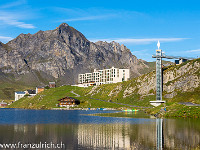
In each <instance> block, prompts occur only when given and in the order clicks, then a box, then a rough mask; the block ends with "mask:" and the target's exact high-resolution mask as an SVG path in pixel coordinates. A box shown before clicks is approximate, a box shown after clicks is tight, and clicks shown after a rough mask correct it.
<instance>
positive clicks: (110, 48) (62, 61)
mask: <svg viewBox="0 0 200 150" xmlns="http://www.w3.org/2000/svg"><path fill="white" fill-rule="evenodd" d="M112 66H114V67H120V68H130V70H131V76H132V77H133V76H139V75H140V73H139V70H141V69H145V68H146V69H147V68H148V66H147V65H146V64H145V63H144V61H142V60H138V59H137V58H136V57H135V56H134V55H132V54H131V52H130V50H129V49H128V48H126V46H124V45H120V44H119V43H116V42H111V43H107V42H102V41H99V42H96V43H93V42H90V41H88V40H87V39H86V38H85V36H84V35H83V34H82V33H80V32H79V31H77V30H76V29H74V28H73V27H70V26H69V25H68V24H66V23H63V24H61V25H60V26H59V27H57V28H56V29H55V30H48V31H39V32H37V33H35V34H20V35H19V36H18V37H17V38H15V39H13V40H11V41H9V42H8V43H7V44H3V43H0V71H1V72H2V73H3V74H8V73H9V74H13V75H14V77H15V80H19V81H23V82H25V83H27V84H28V82H29V79H30V78H31V80H32V81H31V82H30V84H31V83H32V82H34V83H37V84H38V83H40V84H45V83H47V82H48V81H49V80H56V81H57V82H60V84H72V83H76V82H77V77H78V74H79V73H85V72H91V71H93V69H94V68H96V69H103V68H109V67H112ZM25 79H26V80H25Z"/></svg>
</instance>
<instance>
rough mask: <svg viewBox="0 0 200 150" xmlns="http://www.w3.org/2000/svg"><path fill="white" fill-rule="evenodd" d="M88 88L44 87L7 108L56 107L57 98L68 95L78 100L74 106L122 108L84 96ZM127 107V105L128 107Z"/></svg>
mask: <svg viewBox="0 0 200 150" xmlns="http://www.w3.org/2000/svg"><path fill="white" fill-rule="evenodd" d="M88 90H89V88H86V89H84V88H79V87H73V86H61V87H57V88H52V89H46V90H45V91H43V92H41V93H39V94H37V95H36V96H34V97H24V98H21V99H19V100H18V101H16V102H14V103H13V104H11V105H10V106H8V107H9V108H23V109H52V108H56V104H58V100H59V99H61V98H63V97H66V96H70V97H73V98H76V99H78V100H80V105H78V106H77V107H75V108H122V107H125V106H124V105H119V104H115V103H110V102H106V101H99V100H95V99H90V97H87V96H84V94H85V92H87V91H88ZM71 91H75V92H76V93H77V94H79V95H81V97H76V95H74V94H72V93H71ZM128 108H129V107H128Z"/></svg>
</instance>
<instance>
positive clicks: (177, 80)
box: [124, 59, 200, 98]
mask: <svg viewBox="0 0 200 150" xmlns="http://www.w3.org/2000/svg"><path fill="white" fill-rule="evenodd" d="M135 85H136V86H134V87H132V86H130V87H127V89H126V91H125V92H124V97H126V96H127V95H128V94H129V93H132V92H133V93H134V91H135V90H137V93H138V94H140V95H149V94H150V95H151V94H154V93H155V91H156V72H155V71H154V72H151V73H149V74H147V75H143V76H141V77H138V78H137V80H135ZM199 86H200V59H197V60H193V61H190V62H187V63H184V64H181V65H180V66H169V67H168V68H164V71H163V94H164V97H165V98H173V97H174V96H175V95H177V92H191V91H194V89H195V88H197V87H199Z"/></svg>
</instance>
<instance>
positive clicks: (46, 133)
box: [0, 112, 200, 150]
mask: <svg viewBox="0 0 200 150" xmlns="http://www.w3.org/2000/svg"><path fill="white" fill-rule="evenodd" d="M63 113H64V112H62V114H63ZM26 115H27V114H26ZM70 115H72V113H71V114H70ZM75 116H76V117H78V116H79V115H77V114H76V115H75ZM71 117H72V116H71ZM81 117H82V118H81ZM81 117H79V118H78V119H79V122H78V123H77V122H72V123H60V124H59V123H55V124H9V125H6V124H1V125H0V133H1V134H0V144H1V143H18V142H19V141H20V142H21V143H39V142H48V143H50V142H53V143H60V142H61V141H62V142H63V143H64V144H65V149H70V150H71V149H120V150H121V149H144V150H145V149H159V150H160V149H195V148H199V146H200V126H199V124H200V120H192V119H187V120H184V119H151V121H144V120H141V119H138V120H137V119H133V121H130V120H127V121H126V120H125V121H124V122H115V121H112V120H115V119H117V118H112V117H106V120H110V121H107V122H108V123H104V117H94V118H95V119H96V120H97V119H98V120H99V121H98V123H94V122H92V123H91V122H88V123H85V122H84V121H82V119H88V118H87V116H84V117H83V116H81ZM88 117H89V119H91V118H93V116H88ZM72 118H73V117H72ZM62 119H63V117H62ZM75 119H76V118H75ZM89 119H88V120H89ZM147 120H149V119H147ZM82 122H84V123H82Z"/></svg>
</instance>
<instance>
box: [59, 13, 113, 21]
mask: <svg viewBox="0 0 200 150" xmlns="http://www.w3.org/2000/svg"><path fill="white" fill-rule="evenodd" d="M111 16H113V15H104V16H87V17H80V18H70V19H66V20H61V21H60V22H65V21H66V22H71V21H86V20H99V19H104V18H109V17H111Z"/></svg>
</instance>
